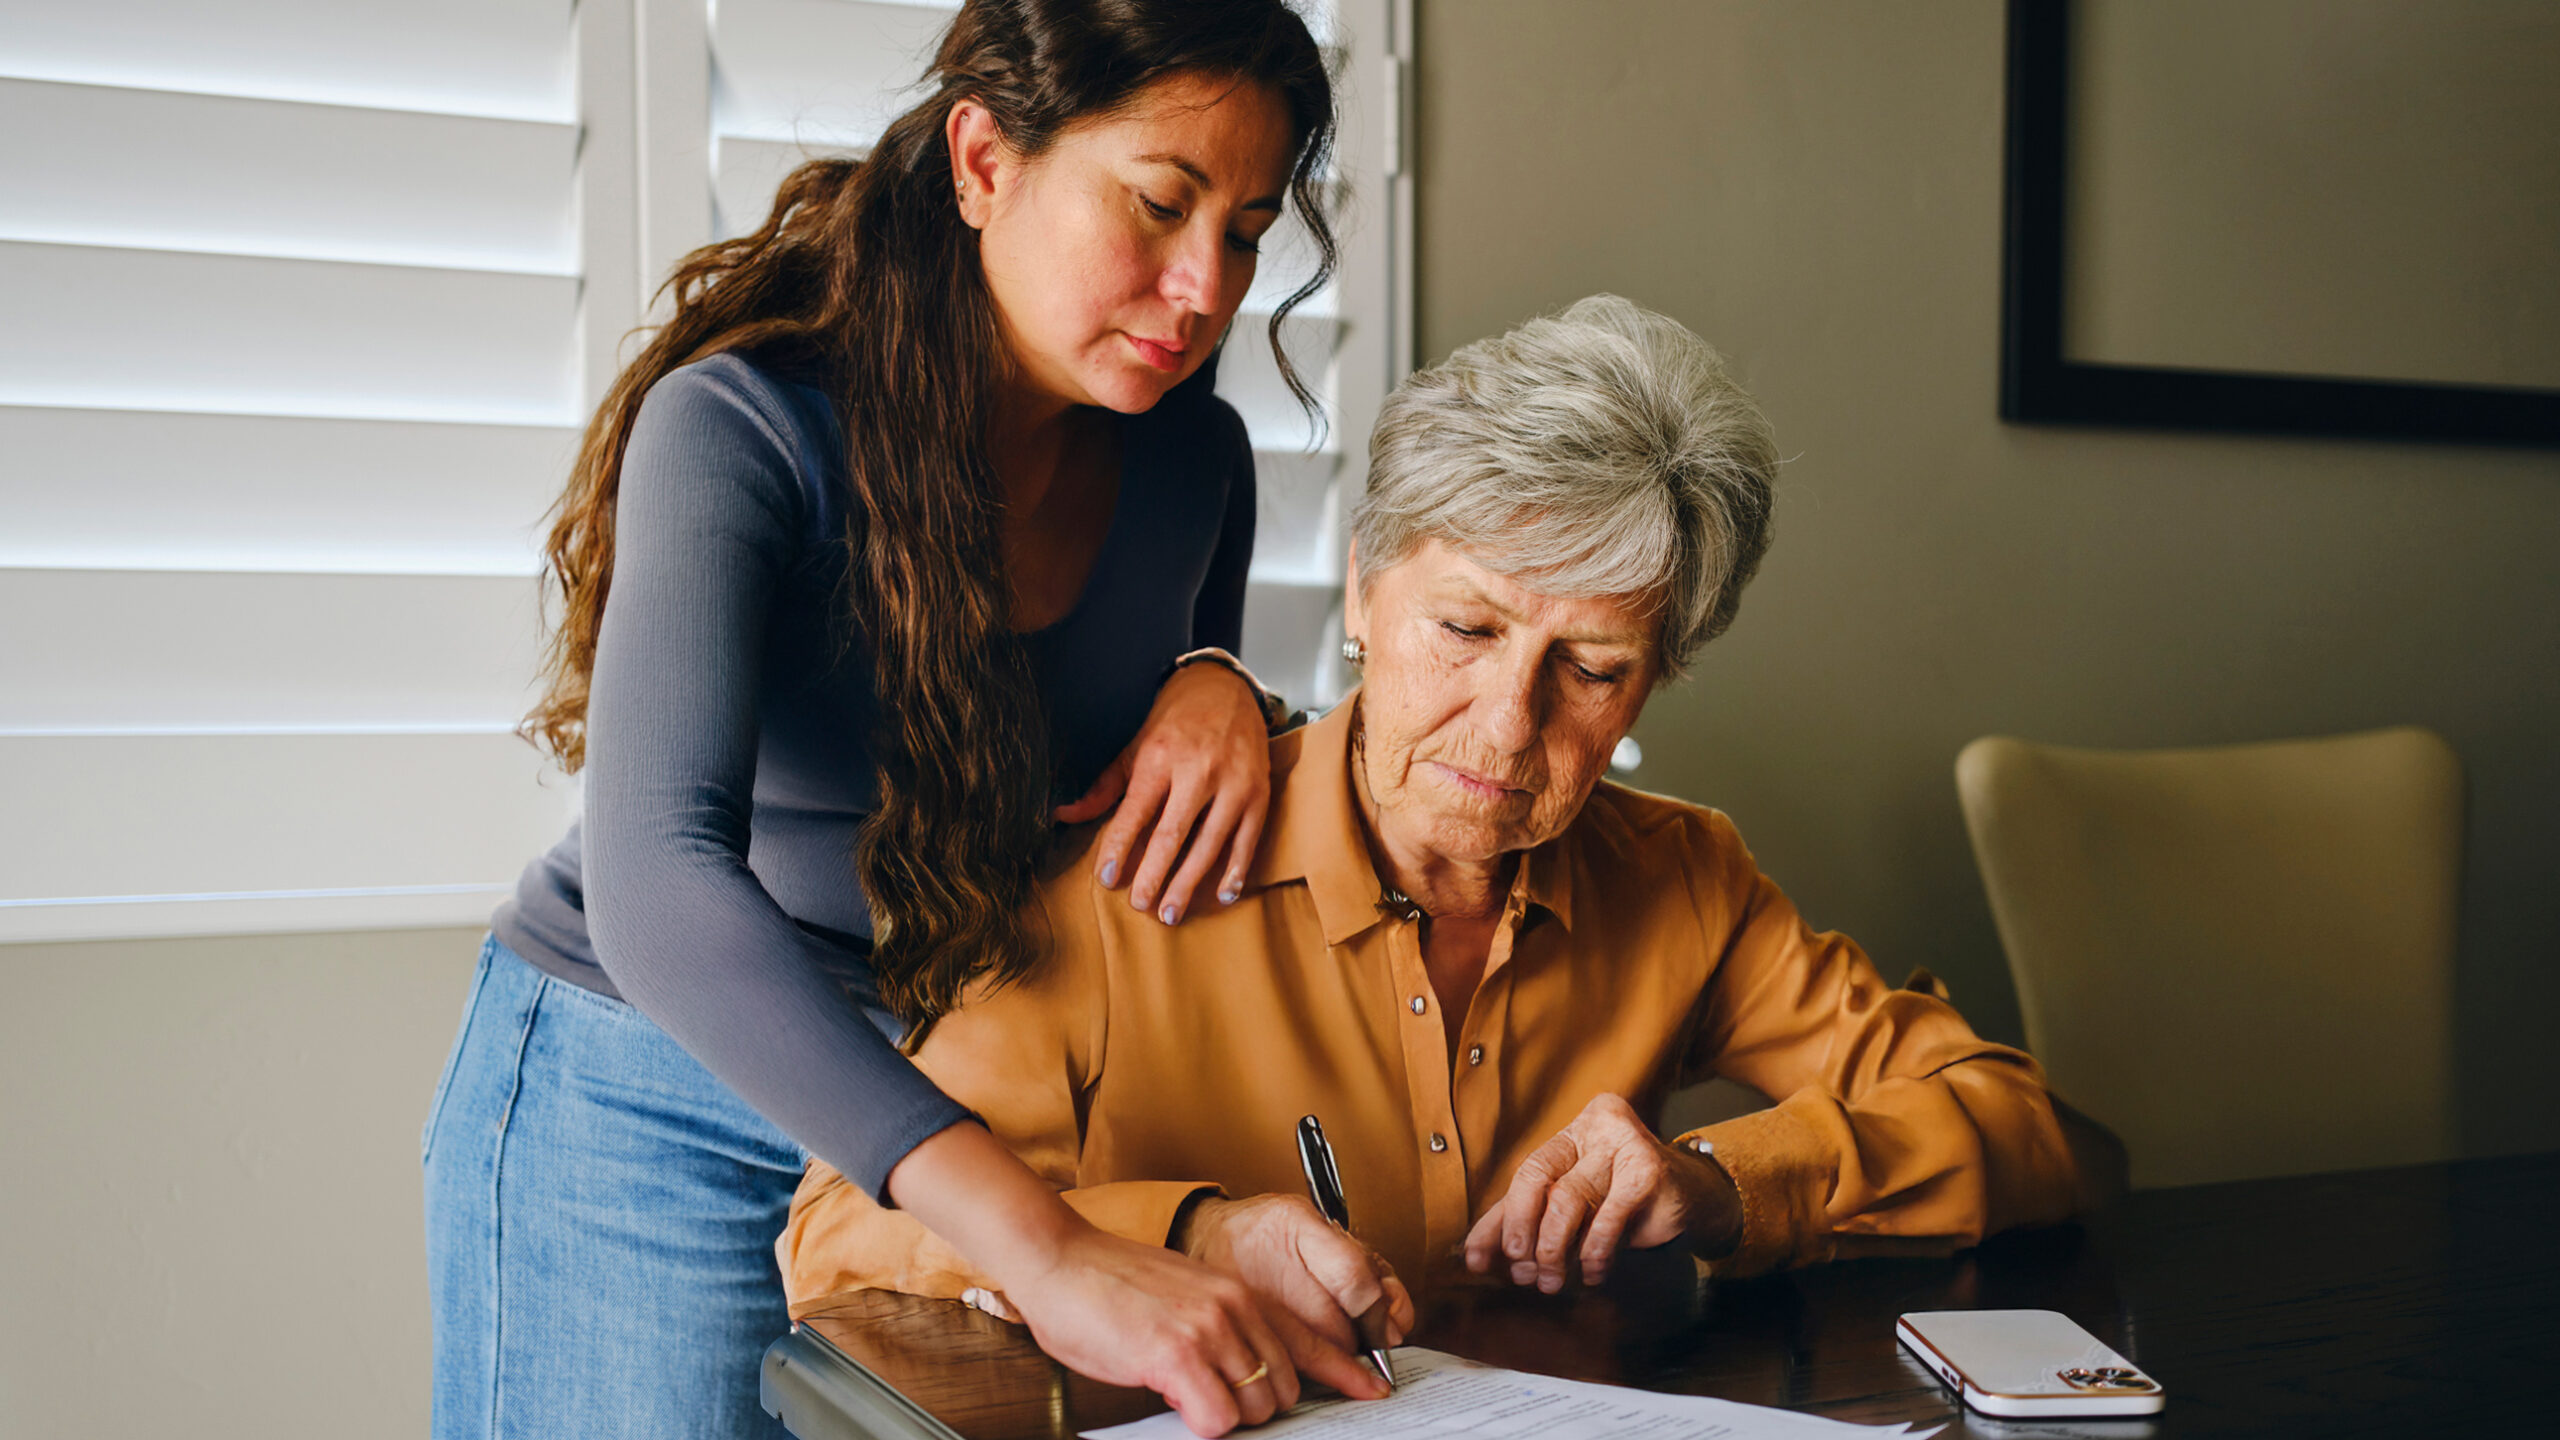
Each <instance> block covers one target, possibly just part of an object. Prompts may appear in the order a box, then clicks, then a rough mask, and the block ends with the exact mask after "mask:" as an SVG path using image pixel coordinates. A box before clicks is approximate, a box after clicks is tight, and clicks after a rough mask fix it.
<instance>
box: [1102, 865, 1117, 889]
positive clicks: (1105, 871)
mask: <svg viewBox="0 0 2560 1440" xmlns="http://www.w3.org/2000/svg"><path fill="white" fill-rule="evenodd" d="M1119 883H1120V862H1119V861H1117V860H1105V861H1103V862H1102V888H1103V889H1105V890H1108V889H1110V888H1112V887H1113V886H1115V885H1117V884H1119Z"/></svg>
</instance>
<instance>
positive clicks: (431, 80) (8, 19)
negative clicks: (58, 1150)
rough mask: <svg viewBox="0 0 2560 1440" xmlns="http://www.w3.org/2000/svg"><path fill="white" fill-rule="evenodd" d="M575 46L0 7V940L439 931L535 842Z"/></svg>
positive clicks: (160, 1)
mask: <svg viewBox="0 0 2560 1440" xmlns="http://www.w3.org/2000/svg"><path fill="white" fill-rule="evenodd" d="M576 54H577V47H576V45H575V44H574V41H573V21H572V13H571V7H570V5H569V4H568V3H566V0H555V3H540V0H439V3H437V4H435V5H414V4H408V3H397V4H395V3H389V0H191V3H179V0H83V3H81V4H78V5H63V4H58V3H51V0H5V3H0V814H5V815H6V817H7V819H8V824H7V827H6V831H5V834H0V939H20V940H23V939H43V938H61V937H76V936H84V935H133V934H155V933H184V932H191V931H192V932H201V931H216V930H281V929H298V928H319V927H337V926H378V925H406V924H448V923H469V922H471V921H472V920H475V919H477V918H479V917H480V916H482V915H485V914H486V913H487V911H488V910H489V908H490V906H491V905H492V904H493V903H494V901H495V900H496V898H497V897H498V896H499V895H500V894H502V893H503V891H504V889H505V887H506V886H507V885H508V884H509V883H511V881H512V879H513V877H514V875H515V873H516V871H517V870H518V869H519V868H520V867H521V866H522V865H523V864H524V862H525V861H526V859H527V858H529V857H530V856H532V855H533V854H535V853H536V852H537V851H539V850H540V849H541V848H542V847H544V846H546V845H548V844H550V843H551V842H552V841H553V840H554V839H556V838H557V837H558V834H559V831H560V829H561V826H562V825H563V823H564V822H565V820H566V819H567V816H568V814H569V808H568V787H566V786H565V785H564V784H562V783H560V782H559V781H557V780H556V778H555V779H554V781H553V782H552V783H551V784H549V785H545V784H544V783H542V781H541V780H540V778H539V772H540V765H539V763H538V760H537V757H536V756H535V755H534V753H533V752H532V751H531V750H530V749H528V748H526V747H525V746H524V745H523V744H522V742H520V741H518V740H516V739H515V738H514V736H513V735H512V734H510V733H509V731H510V730H511V729H512V726H513V724H514V721H515V719H516V717H517V716H518V715H519V714H521V713H522V711H523V710H524V708H525V705H526V704H527V702H528V700H529V698H530V688H529V683H528V682H529V681H530V679H531V676H532V670H533V663H534V647H535V643H536V640H537V636H538V630H537V615H536V605H535V588H534V587H535V582H534V578H533V576H534V572H535V563H534V551H533V548H532V536H533V527H534V523H535V521H536V519H537V517H538V516H539V515H540V513H541V511H542V509H543V507H544V506H545V505H546V504H548V503H549V500H550V497H551V496H552V495H553V494H554V493H556V492H557V490H558V488H559V485H560V482H561V479H562V477H563V476H564V474H565V471H566V464H567V459H568V456H569V453H570V450H571V448H572V446H573V444H574V441H575V435H576V427H577V425H578V423H579V420H580V418H581V411H582V409H583V406H584V398H583V395H582V391H581V331H580V326H581V294H580V287H581V280H580V275H581V268H582V267H581V248H580V245H581V234H580V224H579V221H580V213H579V211H580V207H579V204H578V197H577V186H578V179H579V176H578V167H579V143H578V142H579V125H578V119H577V110H576V86H575V79H574V77H575V57H576ZM622 323H623V324H627V323H628V320H627V318H626V319H624V320H623V322H622Z"/></svg>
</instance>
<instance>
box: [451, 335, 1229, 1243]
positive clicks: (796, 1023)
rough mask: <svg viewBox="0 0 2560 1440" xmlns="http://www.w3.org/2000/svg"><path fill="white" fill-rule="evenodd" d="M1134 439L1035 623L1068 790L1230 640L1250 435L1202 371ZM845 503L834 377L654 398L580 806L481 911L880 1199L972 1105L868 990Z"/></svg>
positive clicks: (701, 375)
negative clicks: (831, 388)
mask: <svg viewBox="0 0 2560 1440" xmlns="http://www.w3.org/2000/svg"><path fill="white" fill-rule="evenodd" d="M1203 378H1205V377H1203ZM1121 426H1122V429H1121V447H1120V448H1121V473H1120V489H1119V496H1118V499H1117V501H1116V503H1115V506H1114V509H1113V513H1112V519H1111V526H1110V530H1109V534H1108V537H1107V538H1106V539H1105V540H1104V542H1103V546H1102V550H1101V553H1100V556H1099V557H1098V558H1097V560H1096V561H1095V563H1094V566H1093V572H1092V575H1091V578H1090V579H1088V580H1087V581H1086V584H1085V589H1084V592H1083V594H1082V595H1081V596H1080V597H1079V598H1078V599H1077V601H1076V603H1075V605H1074V607H1073V608H1072V609H1071V610H1070V611H1069V612H1068V613H1067V615H1066V616H1065V617H1064V618H1063V619H1061V620H1059V621H1058V622H1057V623H1055V624H1053V625H1050V626H1048V627H1046V628H1044V629H1042V630H1040V631H1037V632H1034V633H1033V634H1032V635H1030V636H1029V637H1028V639H1029V643H1030V648H1031V652H1032V657H1033V663H1034V667H1035V670H1036V672H1037V674H1038V676H1039V680H1040V686H1041V696H1042V701H1043V704H1044V707H1045V709H1046V711H1047V714H1048V718H1049V725H1050V733H1051V736H1052V739H1053V743H1054V745H1055V747H1056V750H1057V753H1058V755H1059V757H1060V759H1059V766H1058V777H1057V778H1058V794H1059V795H1060V796H1062V797H1065V798H1072V797H1073V796H1075V795H1077V794H1080V793H1082V792H1083V790H1084V789H1085V788H1086V787H1087V786H1088V785H1090V783H1091V782H1092V780H1093V778H1094V777H1095V776H1096V775H1098V774H1099V773H1100V772H1101V771H1102V769H1103V768H1104V767H1105V766H1107V765H1109V764H1110V763H1111V761H1112V760H1113V759H1114V758H1115V757H1117V756H1118V754H1119V753H1120V751H1121V749H1122V748H1123V747H1125V746H1126V745H1127V744H1128V742H1129V741H1130V739H1131V738H1133V737H1134V736H1135V735H1136V734H1137V731H1138V727H1139V726H1140V725H1141V724H1142V723H1143V722H1144V721H1145V719H1146V716H1147V711H1148V709H1149V707H1150V706H1151V705H1152V704H1153V703H1154V699H1155V694H1156V689H1157V685H1158V682H1159V681H1160V680H1161V678H1162V677H1163V674H1164V670H1165V666H1166V665H1167V664H1168V663H1169V662H1170V661H1171V660H1172V659H1173V658H1174V657H1175V656H1177V655H1179V654H1181V653H1182V652H1183V651H1186V650H1189V649H1193V648H1195V647H1197V646H1201V645H1219V646H1224V647H1227V648H1228V649H1231V650H1232V649H1235V648H1236V647H1237V646H1238V644H1239V641H1240V638H1241V632H1242V625H1243V615H1244V595H1245V574H1246V568H1247V566H1248V564H1249V562H1250V560H1251V558H1252V553H1253V523H1254V508H1255V507H1254V486H1253V455H1252V450H1251V447H1250V446H1249V444H1248V442H1247V441H1246V439H1245V434H1244V427H1243V424H1242V422H1240V421H1239V420H1238V419H1237V418H1236V414H1235V412H1234V410H1232V409H1230V408H1229V407H1228V406H1227V405H1226V403H1225V402H1224V401H1221V400H1219V399H1217V398H1216V397H1215V396H1214V395H1212V394H1210V393H1208V386H1207V385H1206V384H1205V383H1200V382H1199V381H1195V382H1194V383H1191V384H1186V385H1184V386H1183V387H1181V388H1180V389H1178V390H1176V391H1175V392H1174V393H1173V394H1171V395H1168V396H1167V397H1166V398H1165V399H1164V400H1163V401H1161V402H1159V403H1158V404H1157V405H1156V407H1155V408H1154V409H1153V410H1150V411H1148V412H1147V413H1145V414H1143V415H1136V416H1128V417H1124V418H1123V419H1122V421H1121ZM850 493H851V492H850V491H849V489H848V488H847V482H846V479H845V474H844V442H843V434H842V430H841V429H840V427H839V424H838V421H837V418H836V416H835V414H834V410H833V406H832V405H831V404H830V402H829V401H828V400H827V398H826V396H825V395H824V394H823V393H821V392H820V391H818V390H816V389H814V388H812V387H810V386H808V385H805V384H800V383H796V382H794V381H792V380H791V379H789V378H787V377H783V376H778V375H776V374H773V373H770V372H768V371H767V370H765V369H763V368H760V367H759V366H757V365H756V364H754V363H752V362H751V361H749V360H746V359H743V358H740V357H738V356H734V355H721V356H715V357H713V358H711V359H708V360H703V361H699V362H697V363H695V364H692V365H688V366H685V367H683V368H682V369H679V370H677V371H675V372H673V373H671V374H669V375H668V376H667V377H666V378H665V379H663V380H661V381H659V382H658V383H657V384H656V385H655V386H653V387H652V388H651V389H650V391H649V393H648V395H647V397H646V398H645V399H644V400H643V401H642V403H641V407H640V414H639V417H638V420H637V422H636V423H635V425H634V427H633V430H632V435H631V443H630V446H629V449H628V450H627V451H626V453H625V455H624V459H623V469H622V484H621V491H620V496H619V499H618V501H617V505H616V515H615V556H614V571H613V589H612V591H611V592H610V596H609V598H608V600H607V602H606V605H605V612H604V620H603V626H602V629H601V631H600V632H599V634H598V636H597V642H596V660H595V672H594V676H593V681H592V687H591V689H590V692H589V698H588V705H587V764H586V789H585V813H584V816H583V818H582V819H581V821H580V822H579V823H577V824H574V825H572V826H571V827H570V830H569V833H568V835H567V837H566V838H564V839H563V840H562V841H561V842H560V843H559V844H558V845H557V846H555V847H553V848H552V849H551V850H550V851H549V852H548V853H547V854H545V855H543V856H541V857H540V858H538V859H536V860H535V861H534V862H533V863H532V864H531V865H529V866H527V867H526V869H525V872H524V875H523V878H522V879H521V880H520V881H519V882H518V884H517V887H516V893H515V895H514V897H513V898H512V899H511V900H509V901H508V902H507V903H506V904H504V905H502V906H500V907H499V909H498V912H497V914H496V916H495V917H494V919H493V920H492V922H491V923H492V927H493V928H494V930H495V931H496V933H497V937H498V939H499V940H501V941H502V942H504V943H505V944H506V945H507V947H508V948H509V949H512V950H514V951H515V952H516V953H517V954H519V955H521V956H523V957H524V958H525V959H526V960H528V961H530V962H531V963H532V964H534V965H535V966H537V967H539V968H540V969H542V970H543V971H545V972H547V973H549V974H551V975H554V976H556V977H558V978H560V979H562V980H565V981H568V982H570V983H572V984H576V985H580V986H583V987H585V988H587V989H589V990H593V991H597V992H599V993H602V994H606V995H615V996H619V997H620V998H622V999H624V1000H627V1001H629V1002H630V1003H631V1004H632V1005H634V1006H636V1007H638V1008H639V1009H640V1010H641V1012H642V1013H644V1014H646V1015H647V1016H648V1017H649V1018H650V1019H652V1020H654V1021H656V1022H657V1023H658V1025H660V1026H661V1027H662V1028H664V1029H665V1030H666V1031H667V1033H668V1034H670V1035H672V1036H674V1037H675V1039H676V1041H677V1042H678V1043H679V1044H681V1045H683V1046H684V1048H685V1049H686V1050H687V1051H689V1052H691V1053H692V1054H693V1055H694V1057H695V1058H697V1059H699V1060H700V1061H701V1062H702V1063H703V1065H704V1066H705V1067H706V1068H708V1069H709V1070H710V1071H711V1073H712V1074H714V1075H716V1076H718V1077H719V1078H720V1079H721V1080H722V1081H723V1082H724V1083H726V1084H727V1085H728V1086H729V1087H730V1088H731V1089H732V1090H734V1091H736V1092H737V1094H738V1095H739V1097H740V1098H742V1099H744V1100H745V1101H746V1102H747V1103H748V1104H749V1105H752V1106H754V1107H755V1109H756V1110H757V1111H759V1112H761V1113H762V1114H763V1115H764V1116H765V1117H766V1118H767V1119H769V1120H771V1121H773V1122H774V1123H775V1124H776V1125H777V1126H779V1127H780V1128H781V1129H782V1130H783V1132H784V1133H785V1134H788V1135H789V1136H791V1137H792V1138H793V1139H794V1140H796V1141H798V1142H799V1143H800V1144H801V1145H802V1146H803V1147H805V1148H806V1149H808V1150H809V1152H810V1153H812V1154H814V1155H816V1156H818V1157H819V1158H820V1159H822V1160H825V1161H826V1162H827V1163H828V1164H830V1165H833V1166H835V1167H836V1168H837V1169H838V1170H840V1171H842V1172H843V1173H844V1174H845V1175H846V1176H847V1177H848V1178H850V1179H852V1180H854V1181H855V1182H856V1183H858V1184H860V1185H861V1186H862V1187H863V1188H864V1189H865V1190H867V1191H869V1192H871V1193H872V1194H873V1195H875V1196H877V1195H880V1194H881V1193H882V1190H883V1187H884V1186H885V1185H886V1183H887V1180H888V1176H889V1171H890V1170H891V1169H892V1168H893V1167H895V1166H896V1164H897V1163H898V1161H899V1160H901V1159H903V1158H904V1157H905V1156H906V1154H907V1152H908V1151H909V1150H912V1149H913V1148H915V1146H917V1145H918V1144H920V1143H921V1142H923V1141H924V1140H925V1139H927V1138H928V1137H930V1136H932V1135H933V1134H935V1133H936V1132H938V1131H940V1130H942V1129H943V1128H944V1127H946V1126H948V1125H950V1124H952V1123H953V1122H954V1121H957V1120H959V1119H962V1118H963V1117H964V1116H965V1115H966V1114H967V1112H966V1111H965V1110H963V1109H962V1108H961V1107H960V1106H959V1105H958V1104H956V1103H955V1102H953V1101H952V1100H950V1099H949V1098H948V1097H946V1096H944V1095H943V1094H942V1092H941V1091H939V1090H938V1089H936V1088H935V1087H934V1085H933V1082H931V1081H929V1080H927V1079H926V1078H925V1077H924V1076H923V1075H921V1074H920V1073H918V1072H917V1070H916V1068H915V1067H914V1065H912V1064H910V1063H909V1062H908V1061H907V1059H906V1058H905V1057H904V1056H902V1055H900V1054H899V1053H898V1051H897V1048H896V1046H895V1044H894V1043H893V1041H892V1039H891V1037H892V1036H894V1035H896V1034H897V1033H898V1031H899V1027H898V1024H897V1022H896V1020H895V1019H894V1018H893V1017H891V1016H890V1015H888V1014H887V1013H886V1012H885V1011H883V1010H881V1009H880V1007H879V1006H878V1005H877V1003H876V998H871V997H868V996H867V995H864V992H867V990H868V976H869V974H870V971H869V968H868V965H867V962H866V958H865V957H866V956H867V954H868V942H869V939H870V935H871V914H870V908H869V906H868V905H867V904H865V902H864V899H863V894H862V888H861V884H860V882H859V880H858V879H857V878H856V876H855V873H854V868H853V854H854V840H855V834H856V832H857V830H858V829H859V828H860V826H861V824H862V822H863V819H864V817H865V816H866V815H867V814H868V813H869V812H870V810H871V808H872V806H873V804H874V803H875V795H876V783H875V777H874V775H873V770H872V759H871V752H870V747H869V744H868V737H869V735H870V733H871V722H872V716H873V694H872V664H871V659H872V652H871V649H870V647H869V645H868V644H867V643H866V641H865V640H864V637H862V636H861V635H859V634H856V633H853V630H854V627H853V624H852V620H851V612H850V609H849V606H848V603H847V600H846V593H845V590H844V586H845V585H846V583H847V579H846V572H847V559H848V555H847V549H846V544H845V540H846V529H845V519H846V507H847V505H848V504H849V503H850ZM848 976H849V977H852V982H853V988H854V989H855V991H856V992H857V994H858V995H863V998H864V999H867V1000H868V1003H858V1001H857V999H851V998H848V995H847V987H846V983H845V978H846V977H848Z"/></svg>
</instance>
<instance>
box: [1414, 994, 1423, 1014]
mask: <svg viewBox="0 0 2560 1440" xmlns="http://www.w3.org/2000/svg"><path fill="white" fill-rule="evenodd" d="M1422 1010H1423V1002H1422V997H1421V996H1419V995H1416V996H1414V997H1413V1013H1414V1014H1416V1015H1419V1014H1421V1013H1422Z"/></svg>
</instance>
